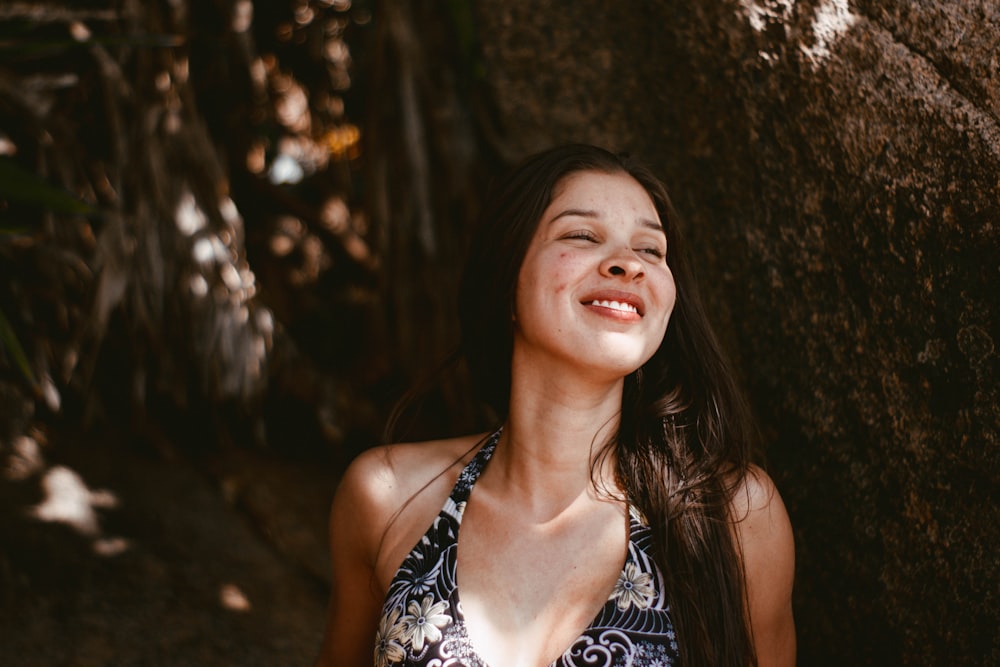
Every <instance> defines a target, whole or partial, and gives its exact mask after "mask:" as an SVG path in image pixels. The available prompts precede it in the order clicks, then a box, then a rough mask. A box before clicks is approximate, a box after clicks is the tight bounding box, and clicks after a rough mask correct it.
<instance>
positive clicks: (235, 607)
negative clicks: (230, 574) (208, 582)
mask: <svg viewBox="0 0 1000 667" xmlns="http://www.w3.org/2000/svg"><path fill="white" fill-rule="evenodd" d="M219 603H220V604H221V605H222V606H223V607H224V608H225V609H228V610H229V611H236V612H247V611H250V610H251V609H252V608H253V605H251V604H250V600H249V598H247V596H246V595H245V594H244V593H243V591H242V590H240V587H239V586H237V585H236V584H223V585H222V587H221V588H219Z"/></svg>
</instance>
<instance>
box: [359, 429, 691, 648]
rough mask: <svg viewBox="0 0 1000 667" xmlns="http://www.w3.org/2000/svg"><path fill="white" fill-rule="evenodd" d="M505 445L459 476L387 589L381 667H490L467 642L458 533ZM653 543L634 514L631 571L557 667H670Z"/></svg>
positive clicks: (486, 451)
mask: <svg viewBox="0 0 1000 667" xmlns="http://www.w3.org/2000/svg"><path fill="white" fill-rule="evenodd" d="M499 438H500V431H497V432H496V433H494V434H493V435H492V436H490V438H489V439H488V440H487V442H486V444H485V445H483V447H482V448H481V449H480V450H479V452H478V453H476V455H475V457H473V459H472V461H470V462H469V464H468V465H467V466H466V467H465V469H464V470H463V471H462V473H461V474H460V475H459V476H458V481H457V482H456V483H455V487H454V489H452V492H451V495H450V496H449V497H448V500H447V501H446V502H445V505H444V507H443V508H442V509H441V512H440V514H438V516H437V518H436V519H434V523H433V524H431V526H430V528H428V529H427V532H426V533H424V536H423V537H421V538H420V541H419V542H418V543H417V545H416V546H415V547H413V550H412V551H411V552H410V553H409V555H407V557H406V558H405V559H404V560H403V564H402V565H401V566H400V568H399V571H398V572H397V573H396V576H395V577H394V578H393V580H392V583H391V584H390V586H389V592H388V594H387V596H386V600H385V604H384V605H383V607H382V617H381V621H380V622H379V627H378V633H377V635H376V637H375V667H389V666H390V665H393V666H400V667H459V666H461V667H487V665H486V663H485V661H483V660H482V659H481V658H480V657H479V656H478V655H477V654H476V651H475V649H474V648H473V646H472V644H471V642H470V641H469V637H468V634H467V632H466V628H465V617H464V616H463V614H462V601H461V599H460V598H459V592H458V587H457V585H456V583H455V561H456V554H457V552H458V529H459V527H460V526H461V524H462V513H463V511H464V510H465V503H466V501H467V500H468V498H469V493H470V492H471V491H472V487H473V485H474V484H475V483H476V479H477V478H478V477H479V475H480V473H481V472H482V471H483V469H484V468H485V467H486V464H487V463H488V462H489V460H490V457H491V456H492V455H493V451H494V450H495V449H496V445H497V442H498V440H499ZM651 542H652V536H651V531H650V529H649V526H647V525H646V524H645V523H644V521H643V520H642V517H641V516H640V515H639V512H638V511H637V510H635V509H634V508H633V507H632V506H631V505H630V506H629V543H628V554H627V556H626V559H625V565H624V566H623V567H622V571H621V574H620V575H619V576H618V582H617V583H616V584H615V587H614V590H613V591H612V592H611V595H610V597H609V598H608V601H607V602H606V603H605V604H604V607H603V608H602V609H601V611H600V613H598V615H597V617H596V618H595V619H594V620H593V621H592V622H591V623H590V625H589V626H588V627H587V629H586V630H584V631H583V633H582V634H581V635H580V636H579V637H578V638H577V639H576V640H575V641H574V642H573V644H572V645H571V646H570V647H569V648H568V649H566V651H565V652H564V653H563V654H562V656H560V657H559V659H557V660H556V661H555V662H553V663H552V665H551V667H584V666H586V667H625V666H626V665H627V666H630V667H671V666H674V665H677V663H678V658H677V639H676V636H675V635H674V627H673V624H672V623H671V620H670V610H669V608H668V606H667V602H666V596H665V592H664V586H663V583H664V582H663V576H662V573H661V572H660V570H659V568H658V567H657V566H656V564H655V563H654V562H653V559H652V557H651V556H650V548H651Z"/></svg>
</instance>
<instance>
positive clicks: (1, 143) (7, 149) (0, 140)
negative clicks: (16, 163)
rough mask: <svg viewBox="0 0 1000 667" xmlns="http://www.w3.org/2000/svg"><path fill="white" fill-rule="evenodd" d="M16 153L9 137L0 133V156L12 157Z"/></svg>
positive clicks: (15, 146) (14, 145)
mask: <svg viewBox="0 0 1000 667" xmlns="http://www.w3.org/2000/svg"><path fill="white" fill-rule="evenodd" d="M16 153H17V145H16V144H15V143H14V142H13V141H11V140H10V137H8V136H7V135H6V134H3V133H2V132H0V155H14V154H16Z"/></svg>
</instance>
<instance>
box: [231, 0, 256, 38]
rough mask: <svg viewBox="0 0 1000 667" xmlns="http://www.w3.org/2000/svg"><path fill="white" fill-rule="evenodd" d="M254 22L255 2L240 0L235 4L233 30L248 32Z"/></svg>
mask: <svg viewBox="0 0 1000 667" xmlns="http://www.w3.org/2000/svg"><path fill="white" fill-rule="evenodd" d="M252 24H253V3H252V2H250V0H238V1H237V2H236V3H234V5H233V23H232V26H233V32H235V33H241V32H246V31H247V30H249V29H250V26H251V25H252Z"/></svg>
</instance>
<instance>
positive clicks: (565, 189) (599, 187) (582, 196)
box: [542, 170, 662, 228]
mask: <svg viewBox="0 0 1000 667" xmlns="http://www.w3.org/2000/svg"><path fill="white" fill-rule="evenodd" d="M610 209H615V210H621V209H625V210H626V211H627V212H630V213H632V214H634V215H635V216H636V217H637V218H642V219H643V221H644V222H652V225H651V226H654V227H660V228H662V221H661V220H660V216H659V212H658V211H657V209H656V205H655V204H654V203H653V199H652V197H651V196H650V194H649V192H647V191H646V189H645V187H643V185H642V184H641V183H639V181H637V180H636V179H635V178H633V177H632V176H631V175H629V174H628V173H626V172H624V171H622V172H611V173H608V172H604V171H597V170H587V171H576V172H572V173H570V174H567V175H566V176H563V177H562V178H561V179H560V180H559V181H557V182H556V185H555V187H553V188H552V198H551V200H550V202H549V205H548V207H547V208H546V211H545V213H544V214H543V216H542V218H543V221H544V220H552V219H553V218H554V217H556V216H560V215H561V214H563V213H564V212H566V211H567V210H573V211H578V212H583V213H586V214H588V215H589V216H592V217H602V216H603V215H604V214H606V213H608V212H609V210H610Z"/></svg>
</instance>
